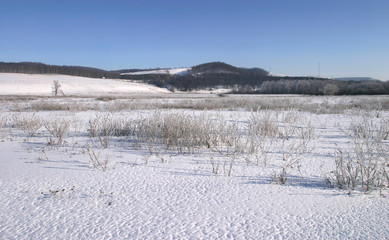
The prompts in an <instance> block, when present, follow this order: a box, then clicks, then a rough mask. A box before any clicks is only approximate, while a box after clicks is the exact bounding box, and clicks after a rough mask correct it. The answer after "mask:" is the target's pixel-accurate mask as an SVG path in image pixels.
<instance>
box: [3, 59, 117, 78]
mask: <svg viewBox="0 0 389 240" xmlns="http://www.w3.org/2000/svg"><path fill="white" fill-rule="evenodd" d="M0 72H6V73H27V74H61V75H71V76H80V77H90V78H104V77H105V78H114V79H117V78H120V74H119V73H116V72H110V71H105V70H102V69H98V68H90V67H81V66H57V65H47V64H43V63H38V62H19V63H8V62H0Z"/></svg>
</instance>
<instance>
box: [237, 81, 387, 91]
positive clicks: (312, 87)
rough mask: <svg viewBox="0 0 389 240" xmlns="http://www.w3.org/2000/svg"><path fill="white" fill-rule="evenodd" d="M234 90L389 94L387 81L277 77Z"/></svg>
mask: <svg viewBox="0 0 389 240" xmlns="http://www.w3.org/2000/svg"><path fill="white" fill-rule="evenodd" d="M234 92H235V93H260V94H307V95H386V94H389V82H381V81H336V80H330V79H300V80H297V79H293V80H291V79H278V80H271V81H265V82H263V83H262V84H261V85H260V86H258V87H252V86H247V85H246V86H243V87H242V86H241V87H240V88H235V89H234Z"/></svg>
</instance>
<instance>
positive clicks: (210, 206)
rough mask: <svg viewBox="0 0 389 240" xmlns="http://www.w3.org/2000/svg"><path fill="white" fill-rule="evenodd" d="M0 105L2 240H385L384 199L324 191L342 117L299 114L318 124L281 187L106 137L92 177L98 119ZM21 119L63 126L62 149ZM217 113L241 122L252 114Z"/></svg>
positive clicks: (246, 172) (204, 159)
mask: <svg viewBox="0 0 389 240" xmlns="http://www.w3.org/2000/svg"><path fill="white" fill-rule="evenodd" d="M101 81H103V80H101ZM74 101H77V99H75V100H74ZM90 101H94V100H90ZM150 101H154V100H150ZM317 101H320V100H317ZM0 103H1V108H0V110H1V112H0V119H1V118H2V117H8V119H9V121H8V122H9V123H8V125H7V126H6V127H3V129H0V153H1V155H0V202H1V204H0V216H1V217H0V239H40V240H41V239H388V238H389V207H388V204H389V201H388V198H387V196H388V195H387V193H385V196H386V197H380V196H378V194H376V193H371V194H363V193H360V192H358V191H356V192H355V193H352V194H351V195H347V193H345V192H344V191H343V190H339V189H336V188H328V187H327V186H326V185H325V184H324V177H323V176H324V174H325V173H327V172H329V171H331V170H333V162H332V160H333V157H332V154H333V153H334V148H335V146H343V145H345V144H346V143H347V139H346V138H345V137H344V136H343V135H342V133H341V131H339V129H338V126H339V125H341V126H346V125H347V124H348V123H350V122H351V121H352V118H351V117H350V116H349V115H347V114H328V115H327V114H321V115H316V114H310V113H304V112H301V113H300V114H301V115H300V116H301V117H303V118H307V119H309V120H311V121H312V122H313V123H314V125H315V127H316V135H317V137H316V138H315V150H314V151H313V152H312V153H311V154H309V155H307V157H306V158H304V159H303V161H302V165H303V168H302V169H301V171H302V174H303V175H304V177H300V176H299V174H298V173H297V171H296V172H295V175H292V176H290V178H291V181H290V183H288V184H286V185H279V184H275V183H271V180H269V179H271V170H270V171H269V169H268V168H265V167H263V166H256V165H246V164H245V163H244V162H242V163H237V165H236V167H234V170H233V174H232V176H230V177H227V176H224V175H214V174H212V172H211V165H210V163H209V159H210V157H211V156H210V155H207V154H205V155H204V154H184V155H181V154H177V153H174V152H171V153H161V154H159V155H158V154H157V155H153V156H149V159H148V163H145V158H148V157H147V156H148V153H147V151H146V152H144V151H141V150H137V149H134V148H132V147H131V144H130V142H128V141H127V140H126V139H113V140H112V144H111V146H110V147H109V148H107V149H104V148H101V147H99V146H98V144H97V143H95V144H96V145H93V144H92V148H93V149H95V151H96V153H97V154H98V155H99V157H101V159H103V158H108V159H109V167H108V169H107V170H106V171H101V170H97V169H95V168H93V167H92V166H91V163H90V160H89V156H88V153H86V150H85V149H86V146H87V144H88V143H89V144H90V139H89V137H88V134H87V130H86V128H87V124H88V121H89V120H90V119H92V118H94V117H96V114H103V113H97V112H94V111H84V112H62V111H60V112H45V111H42V112H36V113H32V112H27V113H20V112H18V111H15V112H12V111H9V110H7V109H9V106H11V107H12V106H13V105H12V104H13V103H12V102H11V103H7V102H4V101H3V102H0ZM19 107H21V106H19ZM180 111H181V110H180ZM188 111H190V110H188ZM148 113H149V110H137V111H123V112H117V113H115V116H123V117H131V116H134V115H136V114H140V115H142V114H148ZM20 114H27V115H29V116H37V117H41V118H42V119H55V118H61V119H69V120H70V121H71V122H72V127H71V131H70V133H69V135H68V136H67V137H66V138H65V141H66V142H65V144H64V145H63V146H50V145H48V144H47V142H48V141H49V137H48V133H47V132H46V130H45V129H44V127H42V128H41V129H39V130H38V131H37V133H36V135H35V136H32V137H28V136H26V134H25V133H23V131H21V130H20V129H17V128H13V127H12V126H11V125H12V124H11V122H12V116H14V115H20ZM104 114H105V113H104ZM215 114H216V115H217V116H224V117H225V118H227V119H230V120H231V121H238V122H240V123H243V122H244V121H247V119H248V117H249V114H250V113H249V112H244V111H239V112H230V111H221V112H216V113H215ZM386 116H388V114H387V113H386ZM161 157H163V158H165V159H168V161H167V162H166V163H161V161H160V158H161ZM269 168H270V169H272V168H276V166H275V165H273V164H270V166H269ZM277 171H278V170H277Z"/></svg>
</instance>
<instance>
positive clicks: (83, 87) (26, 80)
mask: <svg viewBox="0 0 389 240" xmlns="http://www.w3.org/2000/svg"><path fill="white" fill-rule="evenodd" d="M54 81H58V82H59V83H60V84H61V87H60V90H61V91H62V92H63V94H64V95H66V96H72V95H92V96H96V95H108V94H109V95H126V94H134V93H142V94H145V93H147V94H150V93H168V91H167V90H166V89H162V88H158V87H155V86H152V85H149V84H144V83H135V82H130V81H123V80H118V79H98V78H86V77H77V76H68V75H52V74H20V73H0V95H39V96H51V95H52V90H53V89H52V87H53V82H54Z"/></svg>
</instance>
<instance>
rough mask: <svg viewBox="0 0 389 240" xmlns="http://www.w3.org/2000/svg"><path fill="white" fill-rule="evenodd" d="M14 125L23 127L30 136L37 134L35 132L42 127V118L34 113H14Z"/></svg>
mask: <svg viewBox="0 0 389 240" xmlns="http://www.w3.org/2000/svg"><path fill="white" fill-rule="evenodd" d="M12 121H13V126H14V127H17V128H20V129H22V131H23V132H25V133H26V134H27V135H28V136H29V137H32V136H34V135H35V133H36V132H37V131H38V130H39V129H40V128H41V127H42V125H43V124H42V119H41V118H40V117H38V116H35V114H33V115H32V116H29V115H27V114H20V115H13V116H12Z"/></svg>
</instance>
